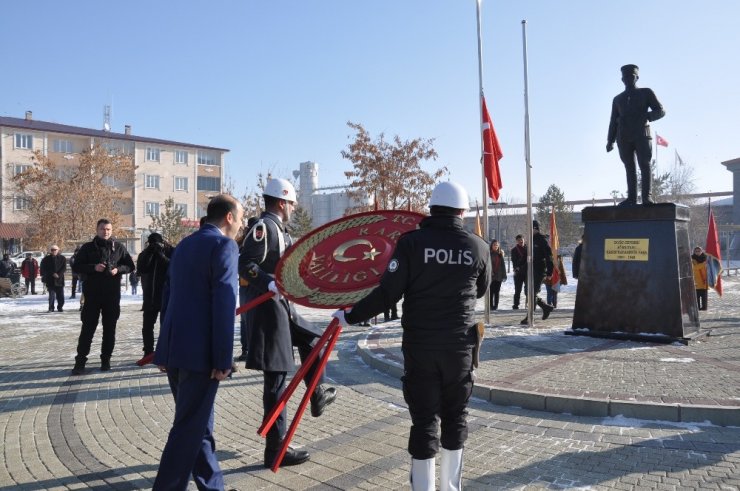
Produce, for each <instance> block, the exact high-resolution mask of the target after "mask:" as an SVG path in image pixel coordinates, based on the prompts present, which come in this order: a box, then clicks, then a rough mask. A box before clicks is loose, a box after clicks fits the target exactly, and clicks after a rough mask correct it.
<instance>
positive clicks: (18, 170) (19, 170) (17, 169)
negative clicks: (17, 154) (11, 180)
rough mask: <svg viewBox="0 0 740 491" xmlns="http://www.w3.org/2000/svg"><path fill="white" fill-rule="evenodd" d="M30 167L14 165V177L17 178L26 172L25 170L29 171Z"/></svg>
mask: <svg viewBox="0 0 740 491" xmlns="http://www.w3.org/2000/svg"><path fill="white" fill-rule="evenodd" d="M31 167H32V166H31V165H30V164H15V174H14V175H16V176H17V175H18V174H22V173H23V172H26V171H27V170H29V169H30V168H31Z"/></svg>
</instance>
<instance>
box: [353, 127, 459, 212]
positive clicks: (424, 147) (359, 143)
mask: <svg viewBox="0 0 740 491" xmlns="http://www.w3.org/2000/svg"><path fill="white" fill-rule="evenodd" d="M347 126H349V127H350V128H352V129H353V130H355V132H356V134H355V136H354V140H353V141H352V142H351V143H350V144H349V145H348V146H347V149H346V150H342V157H343V158H345V159H347V160H349V161H350V162H352V164H353V165H354V169H353V170H351V171H347V172H345V173H344V175H345V176H346V177H347V179H349V180H350V185H349V189H348V190H347V195H348V196H349V197H350V199H353V200H355V202H360V203H361V202H367V199H368V198H373V199H374V200H375V201H376V203H377V205H378V208H382V209H386V210H394V209H410V210H415V211H424V210H425V208H426V206H427V203H428V202H429V197H430V196H431V193H432V189H433V188H434V185H435V184H436V183H437V181H439V179H440V178H441V177H442V176H444V175H446V174H447V168H446V167H442V168H440V169H437V170H436V171H433V172H431V173H430V172H427V171H425V170H424V169H422V168H421V163H422V162H426V161H427V160H436V159H437V152H436V151H435V150H434V147H433V146H432V143H433V142H434V140H433V139H428V140H425V139H422V138H415V139H413V140H406V141H403V140H401V138H400V137H399V136H398V135H396V136H394V137H393V141H392V142H389V141H387V140H386V139H385V135H384V134H383V133H381V134H380V135H379V136H378V137H377V138H376V139H375V140H373V139H372V138H371V137H370V134H369V133H368V132H367V130H366V129H365V128H364V127H363V126H362V125H361V124H359V123H353V122H351V121H350V122H347ZM372 207H373V205H368V206H359V207H357V208H354V209H352V210H348V211H351V212H358V211H365V210H368V209H371V208H372Z"/></svg>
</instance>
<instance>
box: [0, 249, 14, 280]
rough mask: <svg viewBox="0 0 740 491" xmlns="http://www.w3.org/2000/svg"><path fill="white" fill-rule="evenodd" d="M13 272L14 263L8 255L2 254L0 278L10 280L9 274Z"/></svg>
mask: <svg viewBox="0 0 740 491" xmlns="http://www.w3.org/2000/svg"><path fill="white" fill-rule="evenodd" d="M13 270H15V263H14V262H13V261H12V260H11V259H10V254H3V260H2V261H0V278H10V273H12V272H13Z"/></svg>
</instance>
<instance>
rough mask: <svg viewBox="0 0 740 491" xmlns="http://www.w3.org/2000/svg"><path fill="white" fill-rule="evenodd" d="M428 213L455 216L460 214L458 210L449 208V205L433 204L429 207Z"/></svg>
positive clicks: (434, 215)
mask: <svg viewBox="0 0 740 491" xmlns="http://www.w3.org/2000/svg"><path fill="white" fill-rule="evenodd" d="M429 213H430V214H431V215H432V216H433V217H436V216H445V217H457V216H460V210H458V209H457V208H450V207H449V206H440V205H434V206H430V207H429Z"/></svg>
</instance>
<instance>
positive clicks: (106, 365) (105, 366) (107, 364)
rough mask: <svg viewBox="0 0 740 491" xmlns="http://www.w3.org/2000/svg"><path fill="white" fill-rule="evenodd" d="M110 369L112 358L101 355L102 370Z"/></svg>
mask: <svg viewBox="0 0 740 491" xmlns="http://www.w3.org/2000/svg"><path fill="white" fill-rule="evenodd" d="M108 370H110V358H103V357H102V356H101V357H100V371H101V372H107V371H108Z"/></svg>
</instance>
